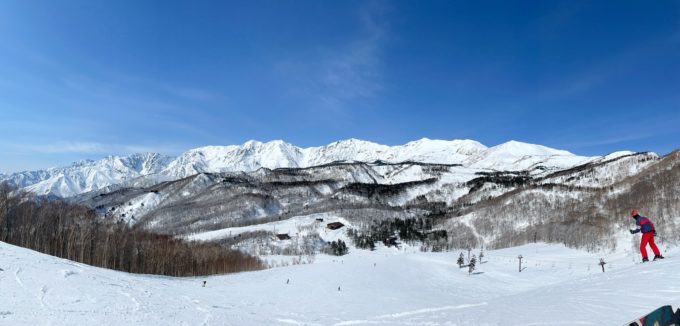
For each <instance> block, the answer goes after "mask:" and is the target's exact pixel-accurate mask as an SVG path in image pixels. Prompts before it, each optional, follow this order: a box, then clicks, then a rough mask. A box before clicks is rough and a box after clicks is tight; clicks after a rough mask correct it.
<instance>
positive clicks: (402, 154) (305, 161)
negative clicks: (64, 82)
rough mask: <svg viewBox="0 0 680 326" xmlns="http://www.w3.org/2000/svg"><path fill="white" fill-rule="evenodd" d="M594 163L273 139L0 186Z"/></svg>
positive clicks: (444, 145)
mask: <svg viewBox="0 0 680 326" xmlns="http://www.w3.org/2000/svg"><path fill="white" fill-rule="evenodd" d="M597 159H602V158H601V157H584V156H577V155H574V154H572V153H570V152H567V151H563V150H557V149H552V148H548V147H545V146H541V145H533V144H527V143H522V142H517V141H509V142H507V143H503V144H500V145H498V146H494V147H490V148H489V147H486V146H484V145H483V144H481V143H479V142H477V141H474V140H451V141H445V140H431V139H426V138H424V139H421V140H417V141H413V142H409V143H407V144H404V145H401V146H386V145H381V144H376V143H372V142H368V141H363V140H358V139H348V140H342V141H337V142H334V143H331V144H329V145H326V146H321V147H310V148H300V147H297V146H294V145H292V144H289V143H286V142H283V141H280V140H275V141H270V142H266V143H262V142H258V141H248V142H246V143H244V144H242V145H230V146H206V147H199V148H195V149H191V150H188V151H186V152H184V153H182V154H181V155H179V156H177V157H168V156H164V155H161V154H156V153H144V154H133V155H130V156H125V157H118V156H108V157H105V158H104V159H101V160H98V161H92V160H87V161H81V162H76V163H74V164H73V165H71V166H69V167H61V168H50V169H47V170H38V171H27V172H19V173H14V174H10V175H0V181H6V182H8V183H10V184H11V185H13V186H16V187H19V188H24V189H25V190H28V191H31V192H34V193H37V194H40V195H54V196H60V197H70V196H74V195H78V194H81V193H85V192H89V191H93V190H97V189H101V188H103V187H107V186H111V185H116V184H119V183H122V182H126V181H128V180H131V179H134V178H138V177H141V176H149V175H156V176H157V177H158V179H159V180H176V179H180V178H184V177H188V176H191V175H194V174H197V173H204V172H234V171H244V172H250V171H255V170H257V169H260V168H269V169H275V168H304V167H311V166H318V165H324V164H328V163H333V162H375V161H381V162H389V163H399V162H420V163H436V164H451V165H461V166H463V167H467V168H472V169H479V170H494V171H527V170H528V171H530V172H532V173H541V172H542V171H555V170H561V169H567V168H570V167H574V166H577V165H581V164H584V163H587V162H590V161H593V160H597Z"/></svg>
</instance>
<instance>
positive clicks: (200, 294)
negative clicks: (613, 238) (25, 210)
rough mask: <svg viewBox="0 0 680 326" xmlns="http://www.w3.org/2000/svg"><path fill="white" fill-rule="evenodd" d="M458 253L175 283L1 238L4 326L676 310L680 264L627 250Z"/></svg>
mask: <svg viewBox="0 0 680 326" xmlns="http://www.w3.org/2000/svg"><path fill="white" fill-rule="evenodd" d="M664 249H665V248H664ZM475 253H476V254H479V252H478V251H476V252H475ZM458 254H459V252H449V253H421V252H418V251H417V249H416V248H412V247H408V246H405V247H402V248H401V249H395V248H386V247H383V246H379V247H378V250H376V251H373V252H371V251H362V250H352V252H351V253H350V254H349V255H346V256H342V257H333V256H325V255H320V256H318V257H317V259H316V261H315V262H314V263H313V264H307V265H294V266H288V267H279V268H273V269H269V270H265V271H258V272H248V273H239V274H231V275H221V276H211V277H197V278H171V277H162V276H150V275H134V274H128V273H122V272H116V271H110V270H105V269H101V268H95V267H91V266H87V265H83V264H78V263H74V262H71V261H67V260H63V259H58V258H54V257H51V256H47V255H43V254H39V253H36V252H34V251H31V250H27V249H23V248H19V247H15V246H12V245H8V244H5V243H2V242H0V268H1V269H3V271H0V293H1V294H2V295H0V325H338V326H339V325H623V324H624V323H625V322H627V321H630V320H632V319H634V318H635V317H637V316H639V315H642V314H645V313H647V312H649V311H651V310H653V309H655V308H657V307H659V306H661V305H666V304H671V305H673V306H678V305H680V273H678V270H679V268H680V260H674V259H666V260H665V261H657V262H652V263H649V264H636V263H635V261H636V260H639V258H637V255H633V254H632V253H631V252H626V251H625V250H621V251H620V252H618V253H616V254H609V255H598V254H590V253H585V252H582V251H577V250H571V249H567V248H565V247H563V246H557V245H546V244H532V245H526V246H521V247H515V248H509V249H503V250H495V251H487V252H485V259H484V261H485V263H483V264H481V265H480V264H478V269H477V271H476V273H475V274H473V275H468V273H467V269H459V268H458V266H456V265H455V261H456V258H457V256H458ZM466 254H467V253H466ZM519 254H522V255H523V257H525V259H523V265H524V267H526V269H525V270H524V271H522V272H521V273H519V272H518V261H517V258H516V257H517V256H518V255H519ZM664 254H665V255H667V256H669V257H670V256H676V257H677V256H678V255H677V254H678V251H677V250H671V252H664ZM601 256H603V257H604V258H605V260H606V261H607V262H608V264H607V265H606V268H607V272H606V273H602V271H601V269H600V267H599V266H598V265H597V263H598V262H599V258H600V257H601ZM203 281H207V286H206V287H202V283H203Z"/></svg>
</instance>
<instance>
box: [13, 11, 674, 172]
mask: <svg viewBox="0 0 680 326" xmlns="http://www.w3.org/2000/svg"><path fill="white" fill-rule="evenodd" d="M352 137H353V138H360V139H365V140H370V141H374V142H378V143H383V144H388V145H397V144H403V143H406V142H408V141H411V140H416V139H420V138H423V137H427V138H434V139H474V140H478V141H480V142H482V143H484V144H485V145H487V146H493V145H497V144H500V143H502V142H505V141H508V140H519V141H524V142H529V143H537V144H542V145H546V146H550V147H555V148H559V149H566V150H569V151H571V152H573V153H576V154H580V155H602V154H606V153H609V152H612V151H617V150H633V151H648V150H649V151H656V152H658V153H660V154H665V153H668V152H669V151H671V150H674V149H677V148H680V2H678V1H615V2H606V1H526V2H525V1H512V2H511V1H466V2H462V1H460V2H459V1H284V0H277V1H241V2H229V1H168V0H164V1H136V0H130V1H127V0H117V1H89V0H85V1H68V0H67V1H30V0H17V1H13V0H0V172H5V173H7V172H14V171H19V170H27V169H37V168H45V167H49V166H57V165H66V164H69V163H70V162H72V161H75V160H80V159H86V158H91V159H98V158H101V157H102V156H105V155H107V154H127V153H132V152H140V151H155V152H162V153H167V154H178V153H181V152H182V151H184V150H187V149H189V148H194V147H198V146H204V145H229V144H240V143H243V142H245V141H247V140H250V139H256V140H261V141H269V140H275V139H282V140H285V141H287V142H290V143H293V144H296V145H298V146H303V147H308V146H319V145H325V144H328V143H330V142H333V141H336V140H339V139H346V138H352Z"/></svg>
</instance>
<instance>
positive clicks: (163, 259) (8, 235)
mask: <svg viewBox="0 0 680 326" xmlns="http://www.w3.org/2000/svg"><path fill="white" fill-rule="evenodd" d="M0 241H3V242H6V243H9V244H13V245H17V246H20V247H24V248H28V249H32V250H35V251H39V252H42V253H45V254H48V255H52V256H56V257H61V258H66V259H69V260H73V261H77V262H81V263H84V264H88V265H92V266H97V267H103V268H109V269H114V270H119V271H125V272H130V273H142V274H159V275H167V276H197V275H208V274H222V273H230V272H240V271H249V270H258V269H263V268H265V265H264V264H263V263H262V262H261V261H260V260H259V259H257V258H255V257H253V256H250V255H247V254H244V253H242V252H239V251H235V250H230V249H227V248H224V247H222V246H220V245H219V244H211V243H199V242H186V241H183V240H180V239H176V238H174V237H172V236H169V235H160V234H154V233H151V232H148V231H144V230H142V229H138V228H133V227H130V226H128V225H126V224H124V223H114V222H111V221H108V220H105V219H102V218H100V217H98V216H97V215H96V214H95V212H94V211H93V210H92V209H90V208H88V207H85V206H81V205H76V204H72V203H68V202H66V201H63V200H48V199H45V198H41V197H35V196H33V195H31V194H28V193H25V192H22V191H19V190H17V189H15V188H13V187H11V186H9V185H7V184H0Z"/></svg>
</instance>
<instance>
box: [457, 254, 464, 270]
mask: <svg viewBox="0 0 680 326" xmlns="http://www.w3.org/2000/svg"><path fill="white" fill-rule="evenodd" d="M456 263H457V264H458V268H463V264H465V258H464V256H463V253H462V252H461V253H460V256H458V261H457V262H456Z"/></svg>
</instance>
